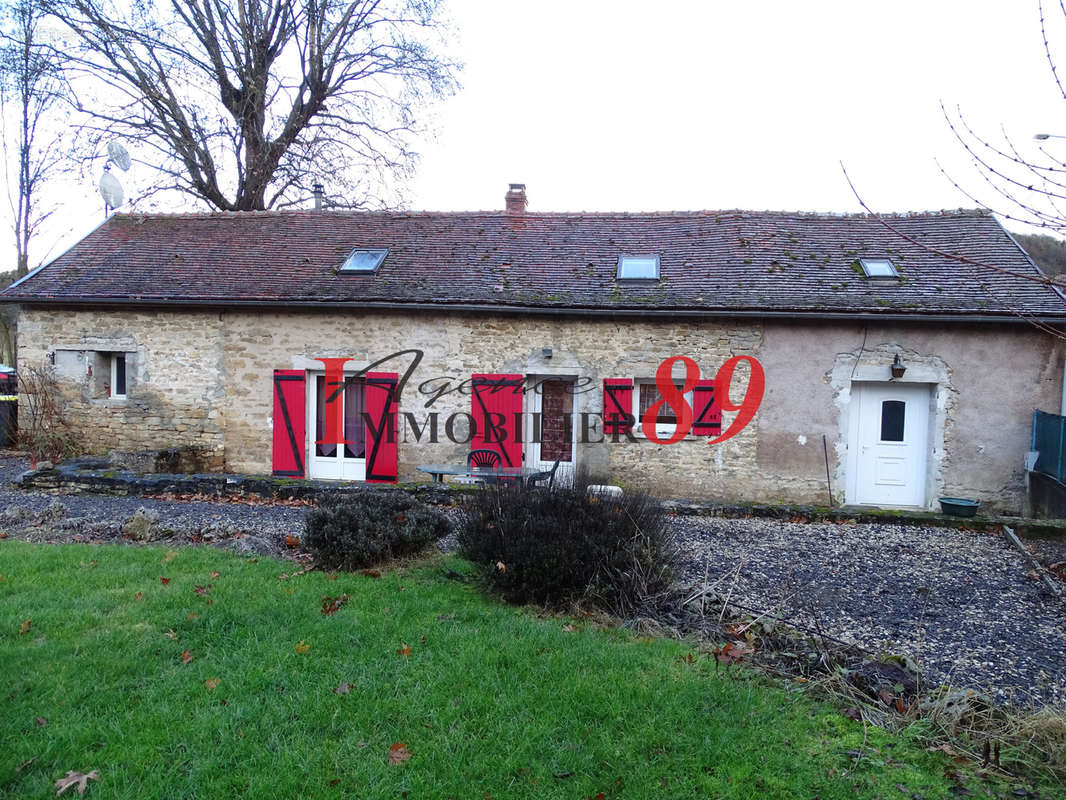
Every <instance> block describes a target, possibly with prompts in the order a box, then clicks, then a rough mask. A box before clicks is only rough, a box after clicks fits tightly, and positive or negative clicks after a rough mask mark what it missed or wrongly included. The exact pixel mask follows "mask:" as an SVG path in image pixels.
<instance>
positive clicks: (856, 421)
mask: <svg viewBox="0 0 1066 800" xmlns="http://www.w3.org/2000/svg"><path fill="white" fill-rule="evenodd" d="M849 423H850V427H849V436H848V485H847V501H848V502H849V503H856V504H862V505H876V506H925V505H926V497H925V475H926V464H927V461H928V452H927V447H928V439H929V387H928V386H925V385H922V384H897V383H855V384H852V389H851V417H850V420H849Z"/></svg>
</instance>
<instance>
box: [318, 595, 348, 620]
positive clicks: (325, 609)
mask: <svg viewBox="0 0 1066 800" xmlns="http://www.w3.org/2000/svg"><path fill="white" fill-rule="evenodd" d="M347 602H348V595H346V594H342V595H341V596H340V597H330V596H329V595H328V594H327V595H326V596H325V597H323V598H322V616H323V617H329V616H332V615H334V614H336V613H337V612H338V611H339V610H340V607H341V606H343V605H344V604H345V603H347Z"/></svg>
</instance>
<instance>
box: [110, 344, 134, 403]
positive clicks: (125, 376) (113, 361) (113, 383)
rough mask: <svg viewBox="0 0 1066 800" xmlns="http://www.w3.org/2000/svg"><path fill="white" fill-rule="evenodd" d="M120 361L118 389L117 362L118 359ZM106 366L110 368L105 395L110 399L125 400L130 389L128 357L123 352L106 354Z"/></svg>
mask: <svg viewBox="0 0 1066 800" xmlns="http://www.w3.org/2000/svg"><path fill="white" fill-rule="evenodd" d="M120 359H121V361H122V391H121V392H119V391H117V389H118V364H119V360H120ZM108 366H109V368H110V375H108V379H107V396H108V399H110V400H126V399H128V398H129V390H130V375H129V359H128V358H126V354H125V353H120V352H113V353H109V354H108Z"/></svg>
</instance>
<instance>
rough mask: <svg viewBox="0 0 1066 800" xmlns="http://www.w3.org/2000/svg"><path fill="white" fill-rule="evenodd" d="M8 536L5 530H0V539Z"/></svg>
mask: <svg viewBox="0 0 1066 800" xmlns="http://www.w3.org/2000/svg"><path fill="white" fill-rule="evenodd" d="M7 536H8V534H7V531H0V539H6V538H7Z"/></svg>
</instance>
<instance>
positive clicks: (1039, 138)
mask: <svg viewBox="0 0 1066 800" xmlns="http://www.w3.org/2000/svg"><path fill="white" fill-rule="evenodd" d="M1033 138H1034V139H1036V140H1037V141H1038V142H1043V141H1046V140H1047V139H1066V136H1059V135H1058V134H1055V133H1034V134H1033Z"/></svg>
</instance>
